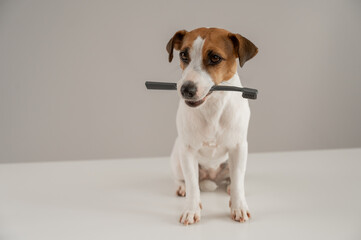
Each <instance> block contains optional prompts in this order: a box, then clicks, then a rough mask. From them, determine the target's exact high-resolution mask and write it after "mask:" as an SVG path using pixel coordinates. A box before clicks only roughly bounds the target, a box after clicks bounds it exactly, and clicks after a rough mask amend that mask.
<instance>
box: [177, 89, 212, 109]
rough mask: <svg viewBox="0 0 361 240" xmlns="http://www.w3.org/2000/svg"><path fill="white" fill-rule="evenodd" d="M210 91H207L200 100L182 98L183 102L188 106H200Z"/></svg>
mask: <svg viewBox="0 0 361 240" xmlns="http://www.w3.org/2000/svg"><path fill="white" fill-rule="evenodd" d="M211 93H212V92H208V93H207V95H206V96H205V97H204V98H202V99H200V100H197V101H192V100H184V101H185V103H186V104H187V105H188V106H189V107H198V106H200V105H201V104H202V103H204V102H205V101H206V99H207V97H208V96H209V95H210V94H211Z"/></svg>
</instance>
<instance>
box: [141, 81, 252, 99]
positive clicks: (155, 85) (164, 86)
mask: <svg viewBox="0 0 361 240" xmlns="http://www.w3.org/2000/svg"><path fill="white" fill-rule="evenodd" d="M145 86H146V87H147V89H154V90H177V84H176V83H167V82H148V81H147V82H145ZM210 91H211V92H213V91H236V92H242V97H243V98H247V99H257V94H258V90H257V89H253V88H241V87H235V86H223V85H222V86H220V85H217V86H213V87H212V88H211V90H210Z"/></svg>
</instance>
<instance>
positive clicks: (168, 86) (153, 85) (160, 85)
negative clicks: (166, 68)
mask: <svg viewBox="0 0 361 240" xmlns="http://www.w3.org/2000/svg"><path fill="white" fill-rule="evenodd" d="M145 86H146V87H147V89H154V90H177V84H176V83H167V82H148V81H147V82H145Z"/></svg>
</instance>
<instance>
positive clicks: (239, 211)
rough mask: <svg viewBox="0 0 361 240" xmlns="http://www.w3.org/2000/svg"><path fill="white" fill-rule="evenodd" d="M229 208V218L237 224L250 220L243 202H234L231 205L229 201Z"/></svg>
mask: <svg viewBox="0 0 361 240" xmlns="http://www.w3.org/2000/svg"><path fill="white" fill-rule="evenodd" d="M229 207H230V208H231V218H232V219H233V220H234V221H237V222H245V221H248V220H249V219H250V218H251V214H250V213H249V209H248V206H247V202H246V201H245V200H244V201H235V204H233V203H232V202H231V201H229Z"/></svg>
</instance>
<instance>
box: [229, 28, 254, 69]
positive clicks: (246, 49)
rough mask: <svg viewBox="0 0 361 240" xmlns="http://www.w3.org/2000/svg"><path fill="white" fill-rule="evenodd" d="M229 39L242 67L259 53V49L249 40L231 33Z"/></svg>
mask: <svg viewBox="0 0 361 240" xmlns="http://www.w3.org/2000/svg"><path fill="white" fill-rule="evenodd" d="M228 37H229V38H230V39H231V41H232V43H233V47H234V52H235V54H236V56H237V57H238V59H239V65H240V66H241V67H243V65H244V63H245V62H247V61H248V60H250V59H251V58H253V57H254V56H256V54H257V53H258V48H257V47H256V46H255V45H254V44H253V43H252V42H251V41H250V40H248V39H247V38H245V37H243V36H241V35H239V34H233V33H229V34H228Z"/></svg>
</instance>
